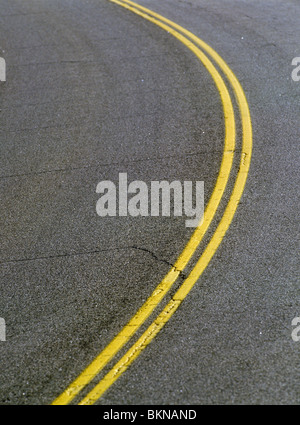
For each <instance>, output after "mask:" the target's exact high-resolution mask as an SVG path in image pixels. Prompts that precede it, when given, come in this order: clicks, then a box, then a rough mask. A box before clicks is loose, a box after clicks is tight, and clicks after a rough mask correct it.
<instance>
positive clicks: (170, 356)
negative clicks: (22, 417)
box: [0, 0, 300, 404]
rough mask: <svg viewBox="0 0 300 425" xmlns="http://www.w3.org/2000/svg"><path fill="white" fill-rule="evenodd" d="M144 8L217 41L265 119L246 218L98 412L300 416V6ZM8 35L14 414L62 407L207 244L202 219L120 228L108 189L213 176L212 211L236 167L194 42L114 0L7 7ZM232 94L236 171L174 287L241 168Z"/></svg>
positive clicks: (4, 134)
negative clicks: (199, 227) (193, 240)
mask: <svg viewBox="0 0 300 425" xmlns="http://www.w3.org/2000/svg"><path fill="white" fill-rule="evenodd" d="M140 4H142V5H143V6H145V7H149V8H150V9H151V10H153V11H155V12H157V13H159V14H161V15H163V16H165V17H166V18H169V19H171V20H172V21H173V22H175V23H177V24H179V25H181V26H182V27H184V28H186V29H188V30H190V31H191V32H192V33H193V34H195V35H196V36H198V37H200V39H202V40H204V41H206V42H207V43H208V44H209V45H210V46H211V47H213V48H214V49H215V50H216V51H217V52H218V53H219V54H220V55H221V56H222V58H223V59H224V60H225V61H226V62H227V64H228V65H229V66H230V68H231V69H232V70H233V71H234V73H235V75H236V77H237V78H238V80H239V81H240V83H241V84H242V86H243V89H244V91H245V93H246V97H247V100H248V103H249V107H250V111H251V117H252V126H253V158H252V163H251V169H250V173H249V176H248V181H247V185H246V189H245V192H244V195H243V198H242V200H241V202H240V204H239V206H238V210H237V214H236V215H235V217H234V220H233V222H232V223H231V226H230V228H229V230H228V232H227V234H226V236H225V238H224V239H223V241H222V244H221V245H220V247H219V248H218V251H217V252H216V254H215V256H214V257H213V259H212V260H211V261H210V263H209V265H208V266H207V268H206V270H205V271H204V273H203V274H202V276H201V277H200V279H199V281H198V282H197V283H196V285H195V286H194V288H193V290H192V291H191V293H190V294H189V295H188V297H187V298H186V299H185V300H184V302H183V303H182V305H180V308H179V309H178V310H177V311H176V314H175V315H174V316H173V317H172V318H171V319H170V320H169V321H168V323H167V324H166V325H165V326H164V327H163V329H162V330H161V331H160V333H159V334H158V335H157V336H156V338H155V339H154V340H153V341H152V342H151V344H149V345H148V346H147V349H146V350H144V351H143V352H142V353H141V355H140V356H139V357H138V358H137V359H136V360H135V362H134V363H133V364H132V365H131V366H130V367H129V368H128V369H127V370H126V372H125V373H124V374H123V375H122V376H120V378H119V379H118V380H117V381H116V382H115V383H114V384H113V385H112V386H111V387H110V388H109V389H108V390H107V391H106V392H105V393H104V394H103V395H102V397H101V398H100V399H99V400H97V401H96V403H98V404H193V403H194V404H246V403H247V404H248V403H250V404H269V403H272V404H275V403H277V404H278V403H282V404H298V403H299V391H298V388H299V385H298V377H297V371H299V367H298V365H299V347H300V345H299V344H300V343H299V342H295V341H293V339H292V337H291V332H292V330H293V328H292V326H291V322H292V320H293V318H294V317H297V316H299V315H300V314H299V296H300V292H299V281H298V280H297V275H298V273H297V272H298V269H299V266H298V264H299V261H298V260H299V257H298V251H299V237H298V235H299V225H298V213H297V206H298V204H299V202H298V200H299V195H298V186H299V171H298V168H299V167H298V163H299V161H298V155H299V150H298V143H299V135H300V133H299V94H300V82H298V83H297V82H295V81H293V80H292V78H291V72H292V66H291V62H292V59H293V58H294V57H298V56H300V51H299V35H300V34H299V25H298V24H297V23H298V22H299V18H300V16H299V15H300V6H299V4H298V3H297V2H296V1H286V2H284V4H283V3H282V2H280V1H277V0H267V1H264V2H262V1H254V0H253V1H250V0H245V1H243V2H236V1H233V0H226V1H220V0H212V1H206V0H203V1H196V0H191V1H186V2H182V1H179V0H166V1H164V2H159V1H157V0H149V1H146V0H143V2H140ZM0 28H1V34H2V37H1V41H0V56H2V57H4V58H5V60H6V64H7V78H6V82H5V83H0V101H1V115H0V124H1V125H0V150H1V155H0V161H1V167H0V170H1V171H0V173H1V174H0V191H1V207H0V208H1V211H0V217H1V218H0V221H1V236H2V237H1V253H0V288H1V299H0V317H1V318H4V319H5V324H6V341H5V342H1V341H0V357H1V364H2V367H1V370H0V404H50V403H51V402H52V401H53V400H54V399H55V397H57V396H59V394H61V393H62V392H63V391H64V390H65V389H66V388H67V387H68V385H69V384H70V383H71V382H72V381H73V380H74V379H75V378H76V377H77V376H78V375H79V374H80V373H81V372H82V371H83V370H84V368H86V367H87V365H88V364H90V363H91V362H92V361H93V359H95V357H96V356H97V355H98V354H99V353H100V352H101V351H102V350H103V349H104V348H105V347H107V346H108V344H109V343H110V341H111V340H112V339H113V338H114V337H115V335H116V334H118V332H120V331H121V330H122V328H123V327H124V325H125V324H126V323H128V321H129V320H130V318H131V317H132V316H133V315H134V313H135V312H136V311H137V310H138V309H139V308H140V307H141V305H143V303H144V302H145V301H146V299H147V298H148V297H149V296H150V295H151V293H152V292H153V290H154V289H155V288H156V287H157V285H158V283H159V282H160V281H161V279H162V278H163V277H164V276H165V275H166V274H167V273H168V271H169V270H170V267H172V266H173V265H174V264H175V263H176V259H177V258H178V255H179V254H180V253H181V252H182V251H183V249H184V247H185V246H186V244H187V242H188V241H189V239H190V237H191V235H192V229H187V228H186V227H185V217H176V218H171V219H170V218H167V217H155V218H154V217H137V218H134V217H106V218H100V217H99V216H97V214H96V202H97V199H98V197H99V196H98V195H97V193H96V186H97V184H98V182H99V181H101V180H111V181H115V182H117V181H118V175H119V173H124V172H126V173H127V174H128V178H129V180H130V181H133V180H142V181H144V182H146V183H150V182H151V181H153V180H168V181H173V180H179V181H186V180H192V181H199V180H201V181H204V184H205V203H206V205H207V203H208V202H209V199H210V197H211V195H212V193H213V189H214V187H215V184H216V181H217V177H218V173H219V171H220V167H221V161H222V156H223V154H224V138H225V128H224V110H223V105H222V101H221V100H222V99H221V98H220V93H219V91H218V89H217V87H216V85H215V82H214V80H213V78H212V76H211V74H210V73H209V72H208V70H207V69H206V68H205V66H204V64H203V63H201V61H199V60H198V58H197V57H196V56H195V55H193V53H192V52H191V51H190V50H189V49H188V48H187V47H186V46H185V45H184V44H182V43H181V42H180V41H179V40H177V39H176V38H174V37H173V36H172V34H168V33H167V32H166V31H164V30H163V29H162V28H159V27H158V26H157V25H154V24H153V23H152V22H147V21H146V20H145V19H142V18H141V17H139V16H137V15H135V14H133V13H131V12H130V11H128V10H125V9H124V8H122V7H120V6H119V5H117V4H113V3H112V2H109V1H107V0H89V1H83V0H74V1H71V0H64V1H58V0H53V1H51V2H50V1H47V0H41V1H40V2H38V3H37V2H35V1H34V0H28V1H26V2H22V1H17V0H9V1H8V0H1V12H0ZM223 77H224V76H223ZM224 80H225V81H226V78H225V77H224ZM228 86H229V85H228ZM229 91H230V95H231V98H232V99H233V103H234V110H235V116H236V120H237V145H236V149H235V156H234V158H235V159H234V162H233V164H232V170H231V171H232V173H231V175H230V179H229V181H228V186H227V188H226V190H225V192H224V196H223V197H222V200H221V202H220V208H219V209H218V211H217V214H216V216H215V221H214V222H213V223H212V226H211V228H210V230H209V231H208V232H207V234H206V235H205V236H204V238H203V241H202V242H201V244H200V246H199V248H198V249H197V250H196V251H195V260H194V263H193V261H192V262H191V264H189V266H188V268H187V270H184V272H182V273H181V274H180V275H179V276H178V280H177V283H176V285H177V286H176V285H175V287H174V291H175V290H176V289H178V287H179V285H180V284H181V283H183V282H184V280H185V278H186V276H187V275H188V273H189V271H190V270H191V269H192V267H193V265H194V264H195V261H196V260H197V258H199V256H200V255H201V253H202V252H203V250H204V248H205V246H206V245H207V244H208V242H209V240H210V238H211V237H212V236H213V234H214V231H215V230H216V226H217V224H218V220H220V219H221V217H222V214H223V212H224V209H225V206H226V204H227V202H228V200H229V198H230V193H231V190H232V188H233V185H234V181H235V178H236V176H237V173H238V171H239V156H241V154H242V144H241V140H242V128H241V124H240V119H239V108H238V105H237V103H235V100H234V95H233V90H232V89H231V88H230V89H229ZM171 295H172V294H171ZM167 301H168V300H165V301H163V302H162V304H161V308H163V307H164V306H165V303H166V302H167ZM150 323H151V320H150V319H149V322H146V323H145V324H144V326H145V327H144V328H142V329H141V332H142V331H144V330H145V329H146V325H147V324H148V325H149V324H150ZM138 336H140V334H138V335H136V336H135V338H136V339H134V341H136V340H137V338H138ZM125 352H126V350H125V351H121V352H120V353H118V355H117V357H116V359H115V360H119V359H120V358H121V356H122V355H123V354H125ZM118 356H119V357H118ZM110 366H112V365H110ZM105 371H107V372H108V371H109V367H108V366H107V369H105V370H104V372H105ZM99 379H100V378H99ZM91 389H92V386H90V387H87V389H86V390H87V391H88V390H91ZM78 401H79V400H78Z"/></svg>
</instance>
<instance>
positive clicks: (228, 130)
mask: <svg viewBox="0 0 300 425" xmlns="http://www.w3.org/2000/svg"><path fill="white" fill-rule="evenodd" d="M110 1H112V2H114V3H117V4H119V5H121V6H123V7H125V8H127V9H129V10H131V11H133V12H134V13H136V14H138V15H140V16H142V17H144V18H145V19H147V20H150V21H151V22H153V23H155V24H157V25H159V26H160V27H162V28H163V29H165V30H166V31H168V32H170V33H171V34H172V35H174V36H175V37H176V38H178V39H179V40H180V41H181V42H183V44H185V45H186V46H187V47H189V49H190V50H192V51H193V52H194V53H195V54H196V56H197V57H198V58H199V59H200V60H201V61H202V62H203V64H204V65H205V66H206V68H207V69H208V70H209V72H210V73H211V75H212V77H213V79H214V81H215V84H216V85H217V87H218V90H219V92H220V95H221V99H222V103H223V108H224V115H225V144H224V154H223V159H222V164H221V169H220V172H219V176H218V179H217V183H216V186H215V189H214V192H213V194H212V197H211V199H210V201H209V203H208V206H207V209H206V211H205V215H206V219H205V221H204V222H203V224H202V226H200V227H198V228H197V229H196V230H195V232H194V234H193V235H192V237H191V239H190V241H189V243H188V244H187V246H186V248H185V249H184V251H183V252H182V254H181V255H180V257H179V258H178V260H177V262H176V263H175V266H174V267H173V268H172V269H171V270H170V272H169V273H168V274H167V275H166V277H165V278H164V279H163V281H162V282H161V283H160V285H159V286H158V287H157V288H156V290H155V291H154V293H153V294H152V296H151V297H150V298H149V299H148V300H147V301H146V303H145V304H144V305H143V307H142V308H141V309H140V310H139V311H138V312H137V314H136V315H135V316H134V317H133V318H132V319H131V321H130V322H129V323H128V324H127V325H126V326H125V327H124V328H123V330H122V331H121V332H120V333H119V334H118V335H117V337H115V339H114V340H113V341H112V342H111V343H110V344H109V345H108V346H107V347H106V349H104V350H103V351H102V352H101V353H100V355H99V356H98V357H97V358H96V359H95V360H94V361H93V362H92V363H91V364H90V365H89V366H88V367H87V368H86V369H85V370H84V372H83V373H82V374H81V375H80V376H79V377H78V378H77V379H76V380H75V381H74V382H73V383H72V384H71V385H70V386H69V387H68V388H67V390H65V391H64V392H63V393H62V394H61V395H60V396H59V397H58V398H57V399H56V400H55V401H54V402H53V403H52V404H67V403H69V402H70V401H71V400H72V399H73V398H74V397H75V396H76V395H77V394H78V393H79V392H80V391H81V389H83V387H84V386H86V385H87V384H88V383H89V382H90V381H91V380H92V379H93V378H94V377H95V376H96V375H97V374H98V373H99V372H100V371H101V370H102V369H103V367H104V366H105V365H106V364H107V363H108V361H109V360H110V359H111V358H112V357H113V356H114V355H115V354H116V353H117V352H118V351H119V350H120V349H121V348H122V347H123V345H124V344H125V343H126V342H127V341H128V340H129V339H130V337H131V336H132V335H133V334H134V333H135V332H136V331H137V329H138V328H139V327H140V326H141V324H142V323H144V321H145V320H146V318H147V317H148V316H149V315H150V314H151V312H152V311H153V310H154V308H155V307H156V306H157V305H158V303H159V302H160V301H161V299H162V298H163V296H164V295H165V294H166V293H167V291H168V290H169V289H170V287H171V286H172V285H173V283H174V282H175V281H176V279H177V277H178V275H179V273H180V271H181V270H183V268H184V267H185V266H186V264H187V263H188V262H189V260H190V258H191V256H192V255H193V253H194V251H195V249H196V248H197V246H198V245H199V243H200V241H201V240H202V238H203V235H204V234H205V232H206V230H207V228H208V226H209V224H210V223H211V221H212V219H213V216H214V214H215V212H216V209H217V207H218V205H219V202H220V199H221V197H222V195H223V192H224V189H225V187H226V184H227V181H228V177H229V174H230V170H231V165H232V160H233V151H234V140H235V123H234V114H233V108H232V103H231V99H230V97H229V93H228V90H227V88H226V86H225V84H224V82H223V80H222V78H221V76H220V74H219V73H218V71H217V70H216V68H215V67H214V66H213V64H212V63H211V61H210V60H209V59H208V58H207V56H206V55H204V53H203V52H201V51H200V50H199V49H198V48H197V47H196V46H195V45H193V43H191V42H190V41H189V40H188V39H186V38H185V37H183V36H182V35H181V34H179V33H178V32H177V31H175V30H173V29H172V28H170V27H168V26H167V25H165V24H163V23H162V22H159V21H157V19H154V18H153V17H151V16H149V15H150V14H152V16H155V18H158V19H161V20H163V21H165V22H168V24H169V25H172V26H173V27H174V28H175V27H176V29H178V30H180V31H181V32H182V33H185V34H186V35H188V36H189V37H190V38H193V41H196V42H197V44H198V45H200V46H201V47H202V48H203V49H205V50H207V51H208V52H209V53H210V54H211V56H212V57H213V58H214V60H215V61H216V62H217V63H218V65H219V66H220V67H221V68H222V70H223V72H224V73H225V74H226V75H227V77H228V79H229V80H230V82H231V84H232V85H233V87H234V90H235V93H236V95H237V97H238V102H239V107H240V110H241V114H242V124H243V130H244V132H245V131H246V133H247V134H245V133H244V137H243V148H245V149H244V150H245V152H243V155H242V162H241V166H242V169H240V172H241V173H240V175H243V178H241V179H239V178H237V180H236V183H235V187H234V190H233V193H232V196H231V198H230V201H229V203H228V206H227V208H226V211H225V213H224V216H223V219H222V220H221V222H220V224H219V226H218V228H217V230H216V232H215V234H214V236H213V238H212V239H211V241H210V243H209V244H208V246H207V248H206V250H205V251H204V253H203V254H202V256H201V257H200V259H199V260H198V262H197V264H196V266H195V267H194V269H193V270H192V272H191V273H190V275H189V276H188V278H187V279H186V280H185V281H184V283H183V284H182V286H181V287H180V288H179V290H178V291H177V292H176V294H175V296H174V297H173V298H172V300H171V302H169V304H168V305H167V307H165V309H164V310H163V312H162V313H161V314H160V315H159V316H158V318H157V319H156V320H155V321H154V322H153V323H152V325H150V327H149V328H148V330H147V331H146V332H145V333H144V334H143V335H142V337H141V338H140V339H139V340H138V341H137V343H136V344H134V345H133V346H132V348H131V349H130V350H129V351H128V352H127V353H126V354H125V356H124V357H123V358H122V359H121V360H120V361H119V362H118V363H117V364H116V366H115V367H114V368H113V369H112V370H111V371H110V372H109V373H108V374H107V375H106V376H105V378H104V379H103V380H102V381H100V382H99V384H98V385H96V387H95V388H94V389H93V390H92V391H91V392H90V393H89V394H88V395H87V396H86V397H85V398H84V399H83V400H82V402H81V403H80V404H93V403H94V402H95V401H96V400H97V399H98V398H99V397H100V396H101V395H102V394H103V392H104V391H106V389H107V388H108V387H109V386H110V385H111V384H112V383H113V382H114V381H115V380H116V379H117V378H118V377H119V376H120V375H121V374H122V373H123V372H124V371H125V370H126V369H127V367H128V366H129V365H130V364H131V363H132V362H133V360H134V359H135V358H136V357H137V356H138V355H139V354H140V352H141V351H142V350H143V349H144V348H145V347H146V346H147V345H148V344H149V342H150V341H151V340H152V339H153V338H154V337H155V335H156V334H157V333H158V332H159V330H160V329H161V328H162V327H163V326H164V324H165V323H166V322H167V321H168V320H169V318H170V317H171V316H172V315H173V313H174V312H175V311H176V309H177V308H178V306H179V305H180V304H181V302H182V301H183V299H184V298H185V297H186V295H187V294H188V293H189V291H190V290H191V289H192V287H193V285H194V284H195V282H196V281H197V279H198V278H199V276H200V275H201V274H202V272H203V270H204V269H205V268H206V266H207V264H208V263H209V261H210V259H211V258H212V256H213V255H214V252H215V251H216V249H217V247H218V246H219V244H220V242H221V240H222V239H223V236H224V234H225V232H226V230H227V228H228V227H229V224H230V222H231V220H232V218H233V215H234V212H235V210H236V208H237V204H238V202H239V199H240V197H241V195H242V192H243V188H244V184H245V182H246V178H247V174H248V169H249V165H250V156H251V146H252V129H251V121H250V113H249V108H248V105H247V101H246V98H245V96H244V93H243V90H242V88H241V86H240V85H239V83H238V81H237V79H236V77H235V76H234V74H233V73H232V71H231V70H230V69H229V68H228V66H227V65H226V64H225V62H224V61H223V60H222V59H221V58H220V56H219V55H218V54H217V53H216V52H214V50H213V49H211V48H210V47H209V46H208V45H207V44H206V43H204V42H203V41H202V40H200V39H198V38H197V37H196V36H194V35H193V34H192V33H190V32H189V31H187V30H185V29H184V28H182V27H180V26H178V25H177V24H175V23H173V22H171V21H169V20H167V19H166V18H163V17H161V16H160V15H158V14H155V13H154V12H151V11H149V10H148V9H146V8H143V7H142V6H139V5H136V4H135V3H133V2H129V1H126V0H125V1H126V3H128V4H124V3H121V2H120V1H118V0H110ZM129 3H130V4H131V5H135V6H136V7H137V8H139V9H142V10H144V11H146V12H147V13H148V14H149V15H146V14H144V13H141V12H140V11H139V10H137V9H135V8H133V7H131V6H129ZM191 36H192V37H191ZM228 111H229V115H228V114H227V113H228ZM245 174H246V175H245ZM208 213H209V216H207V214H208ZM179 267H181V268H179Z"/></svg>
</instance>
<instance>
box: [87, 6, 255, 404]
mask: <svg viewBox="0 0 300 425" xmlns="http://www.w3.org/2000/svg"><path fill="white" fill-rule="evenodd" d="M124 1H126V2H127V3H130V4H134V3H132V2H129V1H127V0H124ZM137 7H139V8H141V9H143V10H145V8H142V7H140V6H137ZM147 13H152V12H151V11H148V10H147ZM153 16H157V14H154V13H153ZM164 20H165V18H164ZM169 23H170V21H169ZM175 25H176V24H175ZM176 28H177V29H179V28H181V27H179V26H178V25H176ZM184 32H185V34H187V32H186V31H184ZM191 35H192V34H191V33H189V36H191ZM191 38H193V40H194V41H196V42H197V44H199V45H201V46H202V47H204V48H205V44H203V42H202V41H201V40H198V38H197V37H196V36H194V35H193V37H191ZM208 47H209V46H208ZM208 50H211V48H210V47H209V49H208ZM212 53H213V55H212V56H213V57H214V59H215V60H218V64H219V65H220V62H219V59H220V57H219V55H217V54H216V53H215V52H214V51H213V52H212ZM223 62H224V61H223V60H222V59H221V63H223ZM224 64H225V63H223V65H224ZM222 69H223V70H224V68H222ZM225 69H226V72H225V73H226V75H227V77H228V78H229V81H230V83H231V84H232V86H233V89H234V91H235V94H236V96H237V99H238V104H239V108H240V113H241V120H242V128H243V142H242V154H241V160H240V168H239V171H238V174H237V178H236V181H235V184H234V188H233V191H232V194H231V197H230V199H229V202H228V204H227V207H226V209H225V212H224V215H223V217H222V219H221V221H220V223H219V225H218V227H217V229H216V231H215V233H214V235H213V237H212V239H211V240H210V242H209V243H208V245H207V247H206V249H205V250H204V252H203V254H202V255H201V257H200V258H199V260H198V262H197V263H196V265H195V267H194V268H193V270H192V271H191V273H190V274H189V276H188V277H187V278H186V279H185V281H184V282H183V284H182V285H181V287H180V288H179V289H178V290H177V292H176V293H175V295H174V296H173V297H172V299H171V301H170V302H169V303H168V304H167V306H166V307H165V308H164V309H163V311H162V312H161V313H160V314H159V316H158V317H157V318H156V319H155V320H154V322H153V323H152V324H151V325H150V326H149V327H148V329H147V330H146V331H145V332H144V333H143V335H142V336H141V337H140V338H139V340H138V341H137V342H136V343H135V344H133V346H132V347H131V348H130V349H129V350H128V351H127V353H126V354H125V355H124V356H123V357H122V358H121V360H120V361H119V362H117V364H116V365H115V366H114V367H113V368H112V369H111V370H110V371H109V372H108V373H107V375H106V376H105V377H104V378H103V379H102V380H101V381H100V382H99V383H98V384H97V385H96V386H95V387H94V388H93V389H92V390H91V391H90V393H89V394H88V395H87V396H86V397H84V399H83V400H82V401H81V402H80V403H79V404H81V405H90V404H93V403H95V402H96V401H97V400H98V399H99V398H100V397H101V395H102V394H103V393H104V392H105V391H106V390H107V389H108V388H109V387H110V386H111V385H112V384H113V383H114V382H115V381H116V380H117V379H118V378H119V377H120V376H121V375H122V374H123V373H124V372H125V371H126V369H127V368H128V367H129V366H130V365H131V363H132V362H133V361H134V360H135V359H136V358H137V357H138V356H139V354H140V353H141V352H142V351H143V350H144V349H145V348H146V346H147V345H148V344H149V343H150V342H151V341H152V340H153V338H154V337H155V336H156V335H157V334H158V332H159V331H160V330H161V329H162V327H163V326H164V325H165V324H166V323H167V322H168V320H170V318H171V317H172V315H173V314H174V313H175V311H176V310H177V308H178V307H179V306H180V304H181V303H182V301H183V300H184V299H185V297H186V296H187V295H188V293H189V292H190V291H191V289H192V288H193V286H194V285H195V283H196V282H197V280H198V279H199V277H200V276H201V274H202V273H203V271H204V270H205V268H206V267H207V265H208V264H209V262H210V260H211V259H212V257H213V255H214V253H215V252H216V250H217V249H218V247H219V245H220V243H221V241H222V239H223V237H224V236H225V233H226V231H227V230H228V228H229V226H230V223H231V222H232V220H233V217H234V214H235V212H236V209H237V206H238V204H239V201H240V199H241V196H242V194H243V191H244V187H245V184H246V180H247V177H248V173H249V167H250V162H251V154H252V125H251V117H250V111H249V106H248V103H247V99H246V96H245V94H244V92H243V89H242V87H241V86H240V84H239V82H238V80H237V78H236V77H235V75H234V74H233V72H232V71H231V70H230V69H229V68H228V66H227V65H226V64H225Z"/></svg>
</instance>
